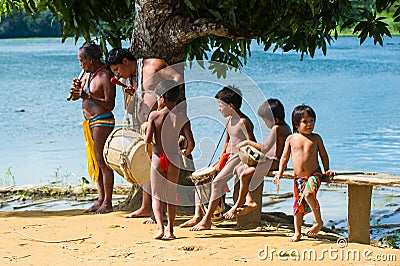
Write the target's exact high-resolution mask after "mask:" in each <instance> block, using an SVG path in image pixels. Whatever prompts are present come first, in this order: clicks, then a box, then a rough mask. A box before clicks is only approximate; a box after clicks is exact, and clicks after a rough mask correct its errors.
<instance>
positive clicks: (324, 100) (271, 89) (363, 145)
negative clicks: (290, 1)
mask: <svg viewBox="0 0 400 266" xmlns="http://www.w3.org/2000/svg"><path fill="white" fill-rule="evenodd" d="M81 44H82V43H80V42H78V43H77V45H75V44H74V42H73V41H71V40H69V41H67V42H66V43H64V44H62V43H61V41H60V40H55V39H33V40H0V77H1V82H0V114H1V117H2V118H3V119H1V120H0V128H1V130H0V139H1V148H0V181H1V184H0V185H1V186H5V185H7V184H12V183H13V179H14V180H15V183H16V185H22V184H30V183H49V182H52V181H57V180H62V181H63V182H67V183H77V182H79V180H80V177H81V176H87V172H86V158H85V150H84V140H83V134H82V128H81V126H80V125H79V123H80V122H81V120H82V113H81V103H80V102H67V101H66V97H67V96H68V92H69V90H68V88H69V85H70V82H71V79H72V78H73V77H76V76H77V75H78V74H79V72H80V67H79V65H78V61H77V50H78V47H79V46H80V45H81ZM252 48H253V51H252V55H251V57H250V58H249V60H248V63H247V65H246V66H245V67H243V69H242V73H241V74H233V75H228V79H227V80H218V79H216V78H215V77H213V76H211V77H210V76H209V74H207V73H204V71H203V72H202V71H201V70H198V67H196V66H194V67H193V68H192V69H191V70H187V72H186V78H187V80H188V81H189V82H188V84H187V90H186V94H187V98H188V107H189V108H188V113H189V116H190V117H191V119H192V129H193V132H194V136H195V139H196V143H197V147H196V149H195V151H194V152H193V155H194V158H195V164H196V167H197V168H199V167H202V166H205V165H207V164H208V162H209V160H210V158H211V155H212V153H213V151H214V147H215V143H217V142H218V139H219V137H220V136H221V134H222V131H223V123H222V117H221V115H220V114H219V113H218V111H217V107H216V106H217V105H216V103H215V101H214V100H212V99H213V97H214V95H215V93H216V92H217V91H218V90H219V89H220V88H221V84H235V85H237V86H238V87H239V88H241V89H242V91H243V95H244V98H245V104H244V106H243V110H244V112H245V113H246V114H248V115H249V116H250V118H251V119H252V120H253V122H254V124H255V125H256V127H255V131H256V132H255V133H256V137H257V139H258V140H259V141H262V139H264V138H265V137H266V136H267V135H268V130H267V129H266V127H265V126H264V125H263V124H262V123H261V122H260V121H259V120H258V119H257V115H256V112H257V109H258V106H259V104H260V103H262V101H264V100H265V99H266V98H278V99H280V100H281V101H282V102H283V104H284V105H285V108H286V117H287V119H286V120H287V122H288V123H289V124H290V123H291V120H290V114H291V111H292V110H293V108H294V107H295V106H296V105H299V104H303V103H304V104H307V105H310V106H312V107H313V108H314V110H315V111H316V114H317V120H316V127H315V132H317V133H319V134H320V135H321V136H322V137H323V140H324V143H325V146H326V148H327V151H328V153H329V156H330V163H331V168H332V169H340V170H356V171H372V172H381V173H390V174H397V175H399V170H400V104H399V103H400V89H399V84H400V68H399V67H398V66H399V63H400V37H393V38H391V39H386V40H385V45H384V47H380V46H374V45H373V43H372V42H367V43H365V44H363V45H362V46H359V42H358V39H357V38H353V37H343V38H340V39H339V40H338V41H336V42H335V43H334V44H333V46H332V47H330V49H328V53H327V56H323V55H322V54H321V53H318V54H316V56H315V58H313V59H312V58H309V57H307V56H306V57H305V58H304V60H303V61H300V56H299V55H298V54H295V53H279V52H277V53H272V52H264V51H263V49H262V47H258V46H257V45H253V47H252ZM196 80H200V82H196ZM206 80H210V82H205V81H206ZM116 105H117V106H116V109H115V111H114V113H115V115H116V118H117V120H118V121H122V119H123V116H124V110H123V108H122V106H123V104H122V95H121V93H120V90H118V93H117V103H116ZM217 154H218V152H217ZM7 172H8V174H7ZM116 182H117V183H124V182H125V180H124V179H123V178H121V177H117V178H116ZM264 190H265V192H270V193H274V190H275V188H274V186H272V185H271V183H270V182H266V184H265V189H264ZM291 190H292V184H291V182H290V181H288V182H287V184H284V186H283V188H282V192H287V191H291ZM328 190H330V189H329V188H327V187H324V186H323V187H322V189H321V192H320V195H319V197H320V202H321V206H322V207H321V208H322V213H323V218H324V221H327V223H328V224H329V223H331V224H332V225H336V226H339V227H340V226H342V225H343V221H342V224H341V220H343V219H345V217H346V206H347V205H346V204H347V203H346V200H347V195H346V189H334V191H333V192H332V191H328ZM392 194H395V195H397V197H393V196H392ZM399 194H400V192H399V190H397V189H392V188H385V189H384V190H374V200H373V214H372V221H371V223H372V224H374V223H376V224H377V223H398V221H399V220H400V215H399V211H398V209H399V208H400V207H399V206H400V200H399V197H398V195H399ZM291 205H292V201H291V200H287V201H284V202H281V203H278V204H276V205H273V206H268V207H266V208H264V210H268V211H271V210H273V211H283V212H286V213H291ZM310 218H311V217H309V218H307V219H310ZM309 221H312V220H309ZM331 221H332V222H331ZM377 235H378V233H377Z"/></svg>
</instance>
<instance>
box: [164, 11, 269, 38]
mask: <svg viewBox="0 0 400 266" xmlns="http://www.w3.org/2000/svg"><path fill="white" fill-rule="evenodd" d="M165 26H166V28H169V35H170V36H169V37H170V39H171V41H172V42H173V43H176V44H178V43H179V44H182V43H183V44H187V43H190V42H191V41H193V40H194V39H197V38H199V37H205V36H210V35H215V36H219V37H225V38H229V39H236V40H243V39H245V40H250V39H255V38H257V37H260V35H261V31H260V30H244V29H241V28H235V27H231V26H228V25H224V24H222V23H217V22H215V21H211V20H209V19H197V20H195V21H194V22H189V20H185V19H184V18H182V17H179V16H176V17H174V18H172V19H171V20H169V21H168V23H167V24H166V25H165Z"/></svg>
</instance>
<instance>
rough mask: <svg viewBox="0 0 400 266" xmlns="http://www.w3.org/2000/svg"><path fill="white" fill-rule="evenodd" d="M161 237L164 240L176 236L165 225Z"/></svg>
mask: <svg viewBox="0 0 400 266" xmlns="http://www.w3.org/2000/svg"><path fill="white" fill-rule="evenodd" d="M163 239H164V240H172V239H176V236H175V235H174V232H173V231H172V230H170V229H168V227H167V229H166V230H165V234H164V237H163Z"/></svg>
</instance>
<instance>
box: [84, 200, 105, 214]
mask: <svg viewBox="0 0 400 266" xmlns="http://www.w3.org/2000/svg"><path fill="white" fill-rule="evenodd" d="M102 203H103V202H102V201H96V203H95V204H93V205H92V206H90V207H89V208H87V209H86V210H84V211H83V212H84V213H87V212H96V211H97V210H98V209H99V208H100V206H101V204H102Z"/></svg>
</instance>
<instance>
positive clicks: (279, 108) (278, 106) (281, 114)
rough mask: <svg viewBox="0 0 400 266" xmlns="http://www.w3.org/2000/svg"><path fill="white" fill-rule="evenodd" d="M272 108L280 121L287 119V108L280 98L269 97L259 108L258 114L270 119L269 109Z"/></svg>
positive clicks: (275, 116)
mask: <svg viewBox="0 0 400 266" xmlns="http://www.w3.org/2000/svg"><path fill="white" fill-rule="evenodd" d="M269 108H271V112H272V114H273V115H274V118H276V119H278V120H279V121H284V120H285V108H284V107H283V104H282V103H281V101H279V100H278V99H268V100H266V101H265V102H264V103H263V104H261V105H260V107H259V108H258V115H259V116H260V117H261V118H264V119H268V120H270V119H271V118H270V117H269V116H268V113H269V112H268V111H269V110H268V109H269Z"/></svg>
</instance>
